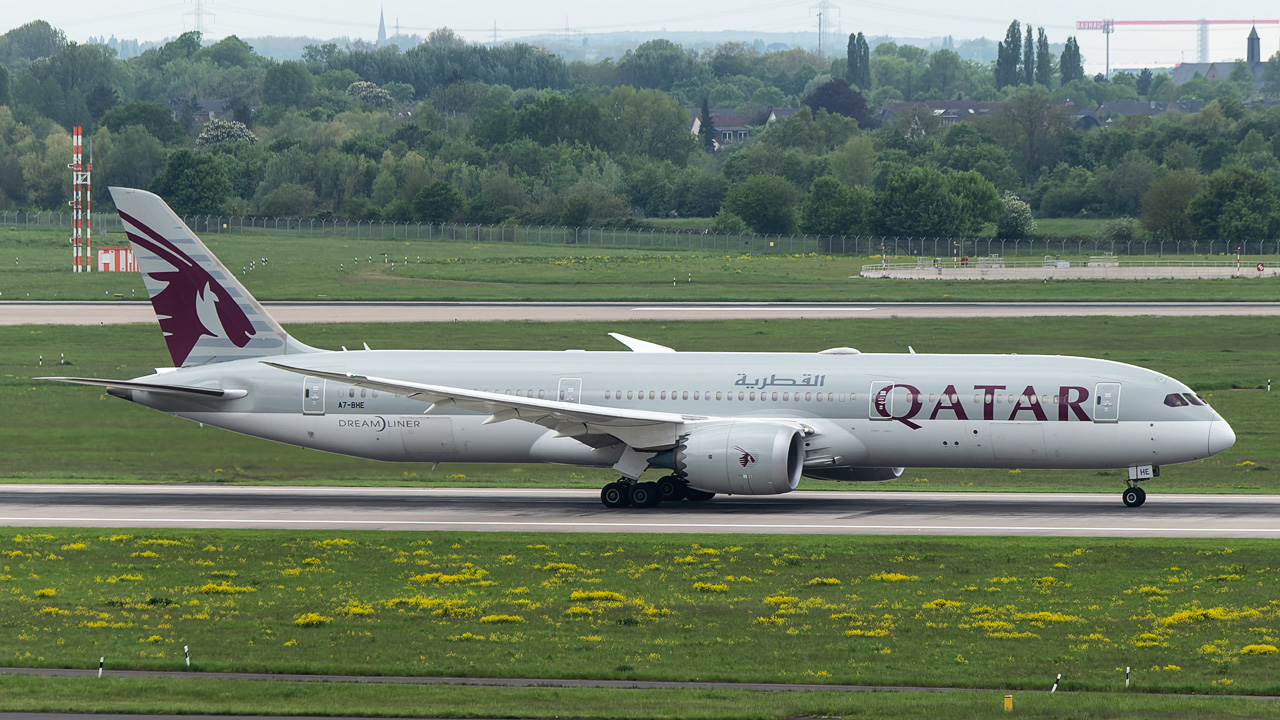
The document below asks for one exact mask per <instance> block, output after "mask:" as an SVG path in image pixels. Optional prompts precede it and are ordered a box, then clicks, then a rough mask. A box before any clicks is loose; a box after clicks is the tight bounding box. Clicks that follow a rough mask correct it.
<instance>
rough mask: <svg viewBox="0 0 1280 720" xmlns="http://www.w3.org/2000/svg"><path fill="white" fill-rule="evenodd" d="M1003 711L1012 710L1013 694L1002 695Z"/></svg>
mask: <svg viewBox="0 0 1280 720" xmlns="http://www.w3.org/2000/svg"><path fill="white" fill-rule="evenodd" d="M1004 711H1005V712H1013V696H1012V695H1005V696H1004Z"/></svg>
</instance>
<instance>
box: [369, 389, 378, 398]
mask: <svg viewBox="0 0 1280 720" xmlns="http://www.w3.org/2000/svg"><path fill="white" fill-rule="evenodd" d="M369 394H370V395H372V396H374V397H378V389H377V388H374V389H373V390H372V391H371V392H370V393H369Z"/></svg>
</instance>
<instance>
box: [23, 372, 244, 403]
mask: <svg viewBox="0 0 1280 720" xmlns="http://www.w3.org/2000/svg"><path fill="white" fill-rule="evenodd" d="M36 380H54V381H56V382H64V383H71V384H73V385H94V386H97V387H104V388H107V389H109V390H144V391H146V392H153V393H160V394H161V395H177V396H180V397H198V398H207V399H211V400H234V399H236V398H242V397H244V396H245V395H248V394H249V393H248V391H247V390H240V389H235V388H232V389H224V388H205V387H194V386H191V385H161V384H158V383H145V382H136V381H134V380H101V379H99V378H78V377H41V378H36Z"/></svg>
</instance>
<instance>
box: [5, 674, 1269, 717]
mask: <svg viewBox="0 0 1280 720" xmlns="http://www.w3.org/2000/svg"><path fill="white" fill-rule="evenodd" d="M1013 701H1014V711H1015V716H1019V715H1021V716H1028V715H1030V716H1032V717H1037V718H1045V719H1052V718H1080V717H1105V718H1150V717H1160V716H1164V717H1213V718H1224V719H1227V720H1237V719H1238V720H1245V719H1253V718H1258V719H1259V720H1261V719H1263V718H1268V719H1269V718H1274V717H1275V713H1276V711H1277V707H1276V701H1274V700H1257V699H1249V698H1239V697H1162V696H1156V695H1147V694H1142V693H1136V692H1135V693H1119V692H1116V693H1068V692H1058V693H1054V694H1052V695H1050V694H1048V693H1046V692H1028V693H1015V694H1014V698H1013ZM1003 703H1004V694H1002V693H992V692H956V693H916V692H910V693H907V692H875V693H838V692H785V693H778V692H750V691H735V690H615V689H609V690H605V689H596V688H583V689H578V688H479V687H456V686H454V687H442V686H431V687H405V686H390V685H360V684H354V683H321V684H317V683H283V682H255V681H248V680H197V679H177V680H134V679H120V678H111V677H105V678H102V679H100V680H99V679H96V678H76V679H53V678H33V677H0V711H6V712H81V713H140V714H218V715H259V714H262V715H316V716H352V717H447V718H557V717H558V718H664V719H665V718H671V719H672V720H684V719H686V718H688V719H691V720H698V719H702V718H706V719H707V720H775V719H776V720H781V719H782V718H795V717H831V716H843V717H868V718H882V719H884V720H894V719H895V718H920V717H966V718H983V717H1007V715H1005V713H1004V712H1003V707H1004V706H1003Z"/></svg>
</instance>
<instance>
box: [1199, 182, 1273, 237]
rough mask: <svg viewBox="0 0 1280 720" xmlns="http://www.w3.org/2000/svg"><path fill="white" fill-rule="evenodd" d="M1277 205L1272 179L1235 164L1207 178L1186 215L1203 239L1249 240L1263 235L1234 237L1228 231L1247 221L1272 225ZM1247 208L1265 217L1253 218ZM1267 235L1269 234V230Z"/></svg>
mask: <svg viewBox="0 0 1280 720" xmlns="http://www.w3.org/2000/svg"><path fill="white" fill-rule="evenodd" d="M1276 204H1277V202H1276V197H1275V189H1274V186H1273V184H1272V182H1271V178H1269V177H1268V176H1267V175H1265V174H1263V173H1261V172H1258V171H1257V170H1254V169H1252V168H1247V167H1244V166H1243V165H1232V166H1230V167H1225V168H1222V169H1220V170H1218V171H1217V172H1215V173H1213V174H1212V175H1210V176H1209V177H1208V178H1206V179H1205V182H1204V185H1203V186H1202V189H1201V191H1200V193H1199V194H1198V195H1197V196H1196V197H1195V198H1193V199H1192V200H1191V203H1190V205H1189V206H1188V207H1187V215H1188V217H1189V218H1190V220H1191V222H1192V223H1194V224H1195V227H1196V229H1197V230H1198V232H1199V235H1200V237H1202V238H1205V239H1207V240H1235V239H1244V240H1249V239H1256V238H1257V237H1263V235H1257V236H1252V237H1244V238H1234V237H1231V236H1229V235H1227V232H1229V231H1233V230H1238V229H1240V228H1241V227H1243V226H1244V225H1247V224H1250V225H1255V226H1260V227H1270V225H1271V224H1272V221H1273V220H1274V218H1275V215H1276V209H1277V208H1276ZM1246 210H1247V211H1248V213H1249V214H1256V215H1258V216H1259V217H1260V218H1262V220H1259V221H1253V220H1250V219H1249V218H1248V217H1247V215H1246V212H1245V211H1246ZM1224 222H1225V223H1226V225H1224V224H1223V223H1224ZM1266 236H1268V237H1269V236H1270V233H1267V234H1266Z"/></svg>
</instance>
